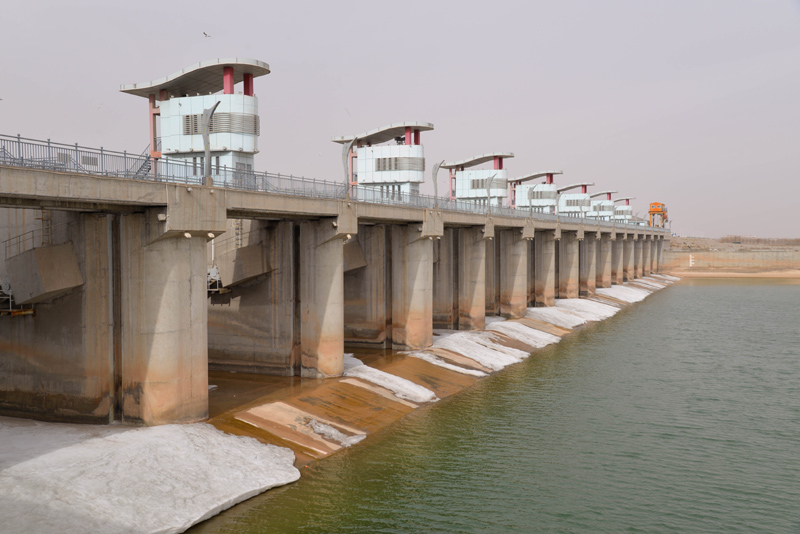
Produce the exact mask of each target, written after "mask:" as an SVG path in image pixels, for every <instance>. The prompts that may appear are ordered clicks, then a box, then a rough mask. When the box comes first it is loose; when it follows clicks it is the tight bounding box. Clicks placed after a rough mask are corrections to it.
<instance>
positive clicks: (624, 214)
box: [614, 197, 636, 223]
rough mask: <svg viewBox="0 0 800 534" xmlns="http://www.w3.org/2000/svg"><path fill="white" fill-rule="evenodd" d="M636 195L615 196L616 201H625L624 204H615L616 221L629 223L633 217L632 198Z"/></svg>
mask: <svg viewBox="0 0 800 534" xmlns="http://www.w3.org/2000/svg"><path fill="white" fill-rule="evenodd" d="M635 199H636V197H621V198H615V199H614V203H615V204H616V203H617V202H622V201H625V205H624V206H615V207H614V220H615V221H616V222H623V223H627V222H630V220H631V219H632V218H633V206H631V200H635Z"/></svg>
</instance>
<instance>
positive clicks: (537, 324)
mask: <svg viewBox="0 0 800 534" xmlns="http://www.w3.org/2000/svg"><path fill="white" fill-rule="evenodd" d="M517 322H520V323H522V324H524V325H525V326H527V327H529V328H533V329H534V330H541V331H542V332H545V333H547V334H552V335H554V336H558V337H563V336H566V335H567V334H569V333H571V332H572V330H570V329H569V328H563V327H561V326H556V325H554V324H550V323H545V322H544V321H539V320H538V319H533V318H531V317H522V318H521V319H517Z"/></svg>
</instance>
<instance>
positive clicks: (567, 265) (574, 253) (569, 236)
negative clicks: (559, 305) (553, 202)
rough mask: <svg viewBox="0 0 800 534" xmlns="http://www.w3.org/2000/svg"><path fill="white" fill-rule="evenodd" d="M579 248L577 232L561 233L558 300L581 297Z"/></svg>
mask: <svg viewBox="0 0 800 534" xmlns="http://www.w3.org/2000/svg"><path fill="white" fill-rule="evenodd" d="M579 256H580V253H579V246H578V233H577V232H565V231H562V232H561V239H560V241H559V250H558V298H560V299H576V298H578V296H579V290H580V287H579V281H578V279H579V272H580V265H579Z"/></svg>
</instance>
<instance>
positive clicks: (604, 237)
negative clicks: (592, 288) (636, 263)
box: [595, 233, 618, 287]
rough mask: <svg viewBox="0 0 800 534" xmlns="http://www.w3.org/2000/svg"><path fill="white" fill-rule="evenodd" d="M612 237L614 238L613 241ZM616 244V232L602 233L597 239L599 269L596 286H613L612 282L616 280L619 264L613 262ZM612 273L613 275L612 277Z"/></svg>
mask: <svg viewBox="0 0 800 534" xmlns="http://www.w3.org/2000/svg"><path fill="white" fill-rule="evenodd" d="M612 237H613V238H614V240H613V241H612ZM614 245H616V235H615V234H605V233H603V234H600V239H599V240H598V241H597V245H596V246H597V269H596V271H597V272H596V278H595V285H596V287H611V284H612V282H616V280H615V278H616V274H617V270H618V268H617V265H616V264H615V263H613V260H614V259H615V258H614V254H613V249H614ZM612 274H613V277H614V278H612Z"/></svg>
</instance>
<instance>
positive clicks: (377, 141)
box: [331, 122, 433, 198]
mask: <svg viewBox="0 0 800 534" xmlns="http://www.w3.org/2000/svg"><path fill="white" fill-rule="evenodd" d="M431 130H433V124H431V123H429V122H398V123H395V124H390V125H388V126H384V127H383V128H378V129H376V130H372V131H369V132H364V133H361V134H358V135H347V136H340V137H334V138H333V139H331V141H333V142H334V143H339V144H341V145H347V144H348V143H350V142H351V141H353V139H355V144H354V145H355V146H353V148H352V149H351V150H350V152H349V153H348V155H347V158H348V174H349V177H350V186H351V187H355V186H365V187H367V188H369V189H371V190H373V192H380V194H381V196H383V197H384V198H391V197H392V196H395V195H398V194H411V195H417V194H419V184H421V183H422V182H424V181H425V154H424V152H423V149H422V143H421V142H420V133H421V132H428V131H431ZM353 160H355V161H353Z"/></svg>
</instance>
